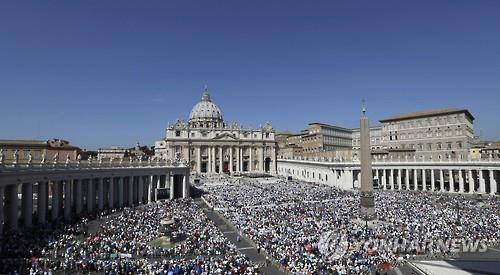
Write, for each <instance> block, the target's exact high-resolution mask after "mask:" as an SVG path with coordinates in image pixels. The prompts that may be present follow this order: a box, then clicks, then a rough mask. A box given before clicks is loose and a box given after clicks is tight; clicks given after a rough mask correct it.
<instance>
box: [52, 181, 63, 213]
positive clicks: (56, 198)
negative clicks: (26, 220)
mask: <svg viewBox="0 0 500 275" xmlns="http://www.w3.org/2000/svg"><path fill="white" fill-rule="evenodd" d="M60 189H61V182H59V181H53V182H52V210H51V219H52V220H53V221H55V220H57V218H58V217H59V210H60V209H59V205H60V202H61V197H60Z"/></svg>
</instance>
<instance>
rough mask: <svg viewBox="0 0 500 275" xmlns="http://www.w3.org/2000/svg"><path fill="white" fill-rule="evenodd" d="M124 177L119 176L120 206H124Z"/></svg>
mask: <svg viewBox="0 0 500 275" xmlns="http://www.w3.org/2000/svg"><path fill="white" fill-rule="evenodd" d="M124 184H125V183H124V181H123V177H118V207H123V205H124V202H123V201H124V198H123V185H124Z"/></svg>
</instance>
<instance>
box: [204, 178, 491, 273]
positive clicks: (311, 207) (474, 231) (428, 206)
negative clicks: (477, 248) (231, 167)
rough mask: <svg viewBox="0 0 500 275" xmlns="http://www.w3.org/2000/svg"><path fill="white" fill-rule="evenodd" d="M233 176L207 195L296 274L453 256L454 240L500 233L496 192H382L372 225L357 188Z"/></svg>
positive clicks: (486, 237) (209, 187) (356, 270)
mask: <svg viewBox="0 0 500 275" xmlns="http://www.w3.org/2000/svg"><path fill="white" fill-rule="evenodd" d="M228 181H229V182H225V183H223V184H220V183H219V182H212V183H210V182H209V183H207V184H205V185H204V186H203V187H202V188H203V189H204V190H205V192H206V194H205V195H204V198H205V199H206V200H207V201H208V202H209V203H210V204H212V205H213V206H214V208H215V209H217V210H218V211H220V213H222V214H223V215H224V216H225V218H227V219H228V220H230V221H231V222H232V223H234V225H235V226H236V227H237V228H238V229H239V230H240V231H241V232H243V234H245V235H246V236H247V237H248V238H250V239H251V240H253V241H254V242H255V243H256V244H257V245H259V246H260V247H262V248H263V249H265V250H266V251H267V252H268V253H269V254H270V255H271V256H272V257H273V258H274V259H275V260H276V261H278V262H279V264H280V265H281V266H282V267H283V268H284V269H286V270H287V271H289V272H291V273H292V274H326V273H334V272H339V273H343V274H345V273H346V272H347V271H348V272H349V273H350V274H356V273H358V274H359V273H367V272H369V270H376V269H382V268H384V269H385V268H388V267H390V266H397V265H400V264H402V263H404V261H405V260H406V259H408V258H409V257H412V256H414V255H417V254H433V255H438V254H439V255H441V256H443V255H444V256H446V255H447V254H449V253H452V252H453V251H452V249H451V248H452V246H451V243H450V242H449V240H452V239H457V238H459V239H465V240H481V241H482V242H484V243H485V244H487V245H492V244H497V243H498V241H499V240H500V229H499V228H500V201H499V200H498V199H495V198H485V199H484V200H483V201H482V202H478V200H476V199H474V198H471V197H464V196H450V195H446V194H440V193H426V192H406V191H405V192H397V191H377V192H375V199H376V202H375V205H376V213H377V217H378V218H377V221H375V222H373V223H371V224H370V225H367V224H365V222H363V221H361V220H360V219H359V218H358V216H359V214H358V211H359V210H358V209H359V201H360V198H359V194H358V193H356V192H350V191H344V190H340V189H336V188H334V187H330V186H326V185H317V184H312V183H305V182H297V181H286V180H269V179H267V180H266V179H260V180H259V179H232V180H228ZM457 206H458V207H459V209H458V210H457ZM457 213H459V215H460V218H459V220H460V224H457V219H458V217H457V215H458V214H457ZM381 244H385V246H382V245H381ZM443 244H445V245H443ZM389 245H390V246H389Z"/></svg>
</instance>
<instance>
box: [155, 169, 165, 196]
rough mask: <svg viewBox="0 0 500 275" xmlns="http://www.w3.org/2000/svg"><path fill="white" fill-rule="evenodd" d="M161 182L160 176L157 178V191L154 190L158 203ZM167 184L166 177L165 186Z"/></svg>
mask: <svg viewBox="0 0 500 275" xmlns="http://www.w3.org/2000/svg"><path fill="white" fill-rule="evenodd" d="M160 181H161V176H160V175H158V176H156V183H155V189H154V192H155V201H158V188H160V183H161V182H160ZM166 183H167V178H166V177H165V185H166Z"/></svg>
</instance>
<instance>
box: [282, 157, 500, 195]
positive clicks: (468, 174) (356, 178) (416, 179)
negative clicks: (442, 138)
mask: <svg viewBox="0 0 500 275" xmlns="http://www.w3.org/2000/svg"><path fill="white" fill-rule="evenodd" d="M372 173H373V175H372V176H373V181H374V187H375V188H379V189H382V190H414V191H434V192H451V193H470V194H472V193H474V194H490V195H497V194H498V190H499V183H500V162H484V163H477V162H475V163H472V162H467V161H464V162H457V163H446V164H443V163H441V162H420V163H416V162H408V163H404V162H398V163H392V164H390V163H380V162H375V163H373V164H372ZM278 175H281V176H286V177H292V178H296V179H300V180H304V181H310V182H317V183H323V184H328V185H332V186H336V187H339V188H342V189H356V188H358V187H359V186H360V180H361V172H360V167H359V162H357V163H356V162H319V161H304V160H278Z"/></svg>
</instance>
